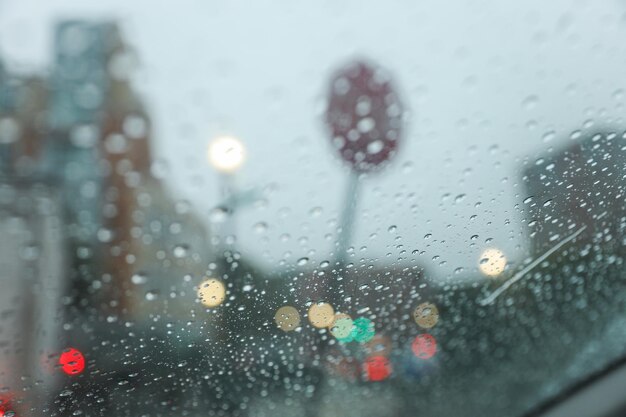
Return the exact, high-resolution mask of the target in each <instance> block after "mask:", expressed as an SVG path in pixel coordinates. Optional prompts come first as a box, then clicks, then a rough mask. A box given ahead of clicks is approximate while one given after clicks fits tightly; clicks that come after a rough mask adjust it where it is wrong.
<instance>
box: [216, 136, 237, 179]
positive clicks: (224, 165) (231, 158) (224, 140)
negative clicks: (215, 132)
mask: <svg viewBox="0 0 626 417" xmlns="http://www.w3.org/2000/svg"><path fill="white" fill-rule="evenodd" d="M208 159H209V163H210V164H211V165H212V166H213V168H215V169H216V170H218V171H221V172H226V173H230V172H234V171H236V170H237V169H239V167H240V166H241V165H242V164H243V163H244V161H245V159H246V148H245V147H244V145H243V143H242V142H241V141H240V140H239V139H237V138H234V137H231V136H222V137H219V138H217V139H215V140H213V141H212V142H211V143H210V144H209V149H208Z"/></svg>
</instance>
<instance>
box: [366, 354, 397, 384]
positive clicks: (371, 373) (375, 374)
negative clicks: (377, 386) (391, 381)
mask: <svg viewBox="0 0 626 417" xmlns="http://www.w3.org/2000/svg"><path fill="white" fill-rule="evenodd" d="M363 370H364V371H365V376H366V377H367V380H368V381H383V380H385V379H387V378H389V375H391V364H390V363H389V359H387V358H385V357H384V356H371V357H369V358H367V360H366V361H365V363H364V364H363Z"/></svg>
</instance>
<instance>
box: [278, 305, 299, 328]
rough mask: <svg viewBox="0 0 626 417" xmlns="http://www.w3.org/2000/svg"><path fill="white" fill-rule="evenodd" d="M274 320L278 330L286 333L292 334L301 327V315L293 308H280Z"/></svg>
mask: <svg viewBox="0 0 626 417" xmlns="http://www.w3.org/2000/svg"><path fill="white" fill-rule="evenodd" d="M274 320H275V321H276V325H277V326H278V328H280V329H281V330H283V331H285V332H290V331H292V330H295V329H296V328H297V327H298V326H300V314H299V313H298V310H296V309H295V307H292V306H284V307H281V308H279V309H278V310H277V311H276V314H275V315H274Z"/></svg>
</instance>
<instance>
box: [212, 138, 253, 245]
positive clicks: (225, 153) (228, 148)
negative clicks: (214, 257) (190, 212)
mask: <svg viewBox="0 0 626 417" xmlns="http://www.w3.org/2000/svg"><path fill="white" fill-rule="evenodd" d="M207 159H208V161H209V164H211V166H212V167H213V168H214V169H215V170H216V171H217V172H218V173H219V174H220V179H219V187H220V198H221V199H222V203H221V207H220V209H221V210H223V211H224V212H225V218H224V219H223V222H222V227H221V228H220V230H219V231H220V233H219V234H218V237H219V239H220V246H222V245H221V242H222V241H223V240H224V238H225V237H227V236H234V234H235V223H234V220H233V213H234V209H235V207H234V204H233V202H234V201H235V199H234V197H235V196H236V194H237V193H236V186H237V185H236V173H237V171H238V170H239V168H241V166H242V165H243V163H244V162H245V160H246V148H245V146H244V145H243V143H242V142H241V141H240V140H239V139H237V138H235V137H233V136H220V137H217V138H216V139H214V140H212V141H211V142H210V143H209V147H208V151H207Z"/></svg>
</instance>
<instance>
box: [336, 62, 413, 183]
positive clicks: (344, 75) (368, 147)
mask: <svg viewBox="0 0 626 417" xmlns="http://www.w3.org/2000/svg"><path fill="white" fill-rule="evenodd" d="M402 115H403V108H402V104H401V103H400V100H399V98H398V96H397V94H396V92H395V91H394V89H393V87H392V84H391V80H390V77H389V75H388V74H387V73H386V71H384V70H383V69H381V68H380V67H377V66H375V65H373V64H371V63H365V62H363V61H357V62H353V63H351V64H349V65H347V66H346V67H344V68H342V69H340V70H339V71H337V72H336V73H335V74H334V75H333V76H332V78H331V82H330V86H329V100H328V108H327V110H326V123H327V124H328V126H329V128H330V132H331V135H332V137H331V141H332V143H333V146H334V147H335V148H337V150H338V151H339V155H340V156H341V157H342V158H343V159H344V160H345V161H347V162H348V163H350V164H351V165H352V168H353V169H355V170H356V171H358V172H364V171H371V170H373V169H375V168H376V167H379V166H381V165H382V164H383V163H384V162H386V161H388V160H389V159H390V158H391V157H392V156H393V155H394V153H395V151H396V148H397V146H398V142H399V140H400V136H401V133H402Z"/></svg>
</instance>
